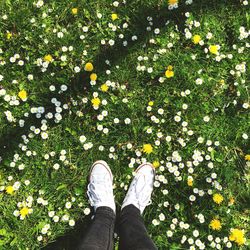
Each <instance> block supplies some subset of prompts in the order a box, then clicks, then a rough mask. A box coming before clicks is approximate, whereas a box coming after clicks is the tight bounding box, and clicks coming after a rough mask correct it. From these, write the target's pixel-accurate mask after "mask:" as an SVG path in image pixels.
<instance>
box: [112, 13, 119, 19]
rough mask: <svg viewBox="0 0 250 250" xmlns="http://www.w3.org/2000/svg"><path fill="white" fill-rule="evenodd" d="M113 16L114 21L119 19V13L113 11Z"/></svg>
mask: <svg viewBox="0 0 250 250" xmlns="http://www.w3.org/2000/svg"><path fill="white" fill-rule="evenodd" d="M111 18H112V20H113V21H115V20H116V19H118V15H117V14H115V13H113V14H112V15H111Z"/></svg>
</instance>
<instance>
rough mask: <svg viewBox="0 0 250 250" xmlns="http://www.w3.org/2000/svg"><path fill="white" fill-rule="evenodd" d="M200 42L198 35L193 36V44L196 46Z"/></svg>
mask: <svg viewBox="0 0 250 250" xmlns="http://www.w3.org/2000/svg"><path fill="white" fill-rule="evenodd" d="M200 41H201V36H199V35H194V36H193V43H194V44H198V43H199V42H200Z"/></svg>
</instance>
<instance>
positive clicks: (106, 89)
mask: <svg viewBox="0 0 250 250" xmlns="http://www.w3.org/2000/svg"><path fill="white" fill-rule="evenodd" d="M108 89H109V86H108V85H107V84H106V83H104V84H102V85H101V91H102V92H107V91H108Z"/></svg>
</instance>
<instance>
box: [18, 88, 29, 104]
mask: <svg viewBox="0 0 250 250" xmlns="http://www.w3.org/2000/svg"><path fill="white" fill-rule="evenodd" d="M18 96H19V97H20V98H21V99H22V100H23V101H24V100H26V99H27V92H26V91H25V90H21V91H19V93H18Z"/></svg>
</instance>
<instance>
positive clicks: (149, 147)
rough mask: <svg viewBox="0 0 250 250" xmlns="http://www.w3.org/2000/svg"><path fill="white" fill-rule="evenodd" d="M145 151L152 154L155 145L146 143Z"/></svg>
mask: <svg viewBox="0 0 250 250" xmlns="http://www.w3.org/2000/svg"><path fill="white" fill-rule="evenodd" d="M143 152H144V153H146V154H151V153H152V152H153V147H152V145H151V144H144V145H143Z"/></svg>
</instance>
